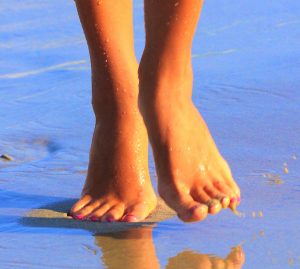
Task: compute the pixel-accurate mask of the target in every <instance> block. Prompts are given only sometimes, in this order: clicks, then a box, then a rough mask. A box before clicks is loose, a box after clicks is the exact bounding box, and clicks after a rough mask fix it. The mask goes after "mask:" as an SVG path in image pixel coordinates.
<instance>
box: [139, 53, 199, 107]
mask: <svg viewBox="0 0 300 269" xmlns="http://www.w3.org/2000/svg"><path fill="white" fill-rule="evenodd" d="M168 57H169V56H168ZM170 57H171V56H170ZM170 59H171V58H170ZM179 61H180V62H181V64H176V65H173V60H168V59H165V61H158V60H156V59H155V57H153V56H149V54H148V53H147V52H144V54H143V57H142V60H141V63H140V66H139V70H138V74H139V104H140V108H141V110H142V112H144V110H145V109H146V110H148V109H147V107H149V109H153V108H154V107H153V106H155V107H157V109H158V110H159V109H163V107H164V106H165V105H166V104H173V105H176V104H179V103H186V101H187V100H191V93H192V80H193V73H192V67H191V61H190V59H189V61H188V60H186V59H183V60H178V62H179Z"/></svg>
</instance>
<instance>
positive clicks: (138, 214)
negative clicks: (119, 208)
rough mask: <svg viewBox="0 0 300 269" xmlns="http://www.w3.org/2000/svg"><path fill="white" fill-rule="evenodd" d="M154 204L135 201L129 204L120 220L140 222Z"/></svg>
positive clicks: (151, 209)
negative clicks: (135, 202)
mask: <svg viewBox="0 0 300 269" xmlns="http://www.w3.org/2000/svg"><path fill="white" fill-rule="evenodd" d="M154 208H155V205H150V204H147V203H137V204H134V205H132V206H130V207H129V208H128V209H127V210H126V212H125V214H124V216H123V218H122V220H121V221H123V222H140V221H144V220H145V219H146V218H147V217H148V216H149V214H150V213H151V212H152V211H153V209H154Z"/></svg>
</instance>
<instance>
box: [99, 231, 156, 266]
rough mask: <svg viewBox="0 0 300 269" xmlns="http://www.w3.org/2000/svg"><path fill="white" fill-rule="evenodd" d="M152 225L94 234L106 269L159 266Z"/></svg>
mask: <svg viewBox="0 0 300 269" xmlns="http://www.w3.org/2000/svg"><path fill="white" fill-rule="evenodd" d="M152 228H153V227H152V226H149V227H148V226H147V227H138V228H132V229H129V230H127V231H122V232H116V233H108V234H102V235H97V236H96V244H97V245H98V246H99V247H100V248H101V250H102V262H103V263H104V264H105V265H106V267H105V268H108V269H119V268H130V269H142V268H149V269H150V268H151V269H156V268H160V266H159V262H158V259H157V257H156V254H155V247H154V244H153V239H152Z"/></svg>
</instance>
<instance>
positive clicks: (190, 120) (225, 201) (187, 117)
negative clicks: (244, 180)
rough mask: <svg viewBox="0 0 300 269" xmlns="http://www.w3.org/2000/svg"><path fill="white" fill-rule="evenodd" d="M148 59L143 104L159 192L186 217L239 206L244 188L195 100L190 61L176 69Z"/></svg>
mask: <svg viewBox="0 0 300 269" xmlns="http://www.w3.org/2000/svg"><path fill="white" fill-rule="evenodd" d="M145 55H146V56H145ZM149 59H150V58H147V54H146V53H144V57H143V60H142V63H141V65H140V70H139V74H140V105H141V110H142V114H143V116H144V120H145V123H146V126H147V129H148V135H149V138H150V141H151V144H152V147H153V151H154V157H155V163H156V169H157V174H158V189H159V194H160V195H161V197H162V198H163V199H164V200H165V202H166V203H167V204H168V205H169V206H170V207H171V208H173V209H174V210H175V211H176V212H177V213H178V216H179V217H180V218H181V219H182V220H183V221H198V220H203V219H204V218H205V217H206V215H207V213H210V214H215V213H217V212H219V211H220V210H221V208H222V207H223V208H226V207H228V206H230V207H232V208H233V207H235V206H236V205H237V204H238V203H239V197H240V190H239V188H238V186H237V185H236V183H235V182H234V180H233V178H232V175H231V172H230V168H229V166H228V164H227V163H226V161H225V160H224V159H223V158H222V156H221V155H220V153H219V151H218V149H217V147H216V145H215V143H214V140H213V138H212V137H211V135H210V132H209V130H208V128H207V126H206V124H205V122H204V120H203V119H202V117H201V115H200V114H199V112H198V111H197V109H196V108H195V106H194V105H193V103H192V101H191V92H192V70H191V64H190V62H189V63H188V64H186V65H185V66H183V67H180V68H176V67H175V66H172V67H171V66H167V64H166V65H164V64H163V63H168V62H170V61H168V59H163V60H165V61H163V60H162V61H160V63H161V64H160V65H155V63H153V61H152V62H151V59H150V60H149ZM183 64H184V62H183ZM148 66H150V67H151V69H150V68H148ZM153 70H155V71H154V72H153ZM182 70H183V72H182Z"/></svg>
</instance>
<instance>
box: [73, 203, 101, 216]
mask: <svg viewBox="0 0 300 269" xmlns="http://www.w3.org/2000/svg"><path fill="white" fill-rule="evenodd" d="M100 205H101V202H100V201H98V200H97V201H92V202H90V203H88V204H87V205H85V206H84V207H83V208H81V209H80V210H79V211H77V212H75V213H74V214H73V217H74V218H75V219H85V218H87V217H88V216H89V215H90V214H91V213H92V212H93V211H94V210H96V209H97V208H98V207H99V206H100Z"/></svg>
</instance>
